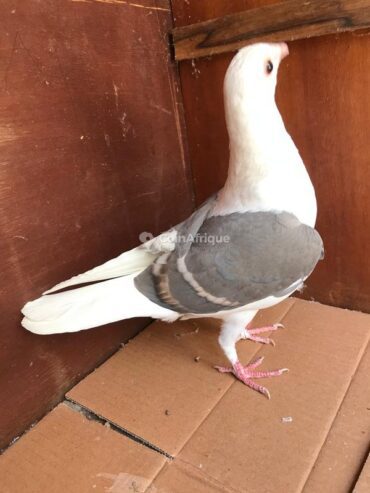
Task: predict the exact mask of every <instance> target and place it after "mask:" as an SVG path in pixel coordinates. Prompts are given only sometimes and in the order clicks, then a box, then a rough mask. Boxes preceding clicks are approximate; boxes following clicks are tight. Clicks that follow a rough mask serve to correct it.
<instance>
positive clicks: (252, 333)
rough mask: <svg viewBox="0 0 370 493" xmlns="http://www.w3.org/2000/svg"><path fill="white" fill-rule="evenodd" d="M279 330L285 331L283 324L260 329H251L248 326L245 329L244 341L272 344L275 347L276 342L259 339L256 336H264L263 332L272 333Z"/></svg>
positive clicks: (263, 338)
mask: <svg viewBox="0 0 370 493" xmlns="http://www.w3.org/2000/svg"><path fill="white" fill-rule="evenodd" d="M278 329H284V325H283V324H274V325H268V326H267V327H259V328H258V329H249V328H248V326H247V327H246V328H245V329H244V334H243V336H242V339H249V340H250V341H254V342H260V343H261V344H271V345H272V346H275V341H274V340H273V339H270V338H269V337H259V336H258V335H256V334H263V332H271V331H274V330H278Z"/></svg>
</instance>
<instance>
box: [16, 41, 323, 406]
mask: <svg viewBox="0 0 370 493" xmlns="http://www.w3.org/2000/svg"><path fill="white" fill-rule="evenodd" d="M288 54H289V49H288V46H287V44H286V43H257V44H254V45H250V46H246V47H244V48H242V49H240V50H239V51H238V53H237V54H236V55H235V56H234V58H233V59H232V61H231V63H230V65H229V67H228V69H227V72H226V75H225V79H224V102H225V117H226V125H227V130H228V134H229V147H230V158H229V170H228V176H227V180H226V183H225V185H224V187H223V188H222V189H221V190H220V191H219V192H218V193H216V194H215V195H213V196H211V197H210V198H209V199H208V200H207V201H206V202H204V204H202V205H201V206H200V207H199V208H198V209H197V210H196V211H195V212H194V213H193V214H192V215H191V216H190V217H189V218H188V219H186V220H185V221H183V222H182V223H180V224H178V225H176V226H174V227H173V228H171V229H170V230H169V231H166V232H164V233H163V234H161V235H159V236H158V237H155V238H152V239H150V240H149V241H147V242H145V243H143V244H141V245H139V246H138V247H136V248H134V249H132V250H130V251H127V252H124V253H122V254H121V255H120V256H118V257H117V258H114V259H112V260H110V261H108V262H106V263H104V264H103V265H101V266H98V267H96V268H94V269H92V270H90V271H88V272H85V273H84V274H80V275H77V276H75V277H72V278H71V279H70V280H68V281H65V282H62V283H60V284H58V285H56V286H54V287H53V288H52V289H50V290H49V291H46V292H45V293H44V294H43V296H41V297H40V298H39V299H37V300H35V301H31V302H29V303H27V304H26V305H25V306H24V307H23V309H22V312H23V315H24V318H23V320H22V325H23V327H25V328H26V329H27V330H29V331H31V332H34V333H36V334H52V333H61V332H75V331H80V330H84V329H89V328H92V327H96V326H100V325H104V324H107V323H110V322H115V321H118V320H122V319H128V318H133V317H139V316H140V317H143V316H144V317H152V318H153V319H160V320H163V321H167V322H173V321H175V320H179V319H196V318H200V317H214V318H217V319H220V320H221V321H222V323H221V331H220V335H219V344H220V346H221V348H222V350H223V352H224V354H225V355H226V357H227V359H228V361H229V362H230V367H216V368H217V369H218V370H219V371H220V372H221V373H232V374H233V375H234V376H235V377H236V378H237V379H238V380H240V381H241V382H243V383H244V384H245V385H246V386H248V387H249V388H251V389H254V390H256V391H258V392H260V393H261V394H263V395H265V396H266V397H268V398H270V394H269V391H268V390H267V388H265V387H264V386H262V385H260V384H259V383H257V382H256V381H255V380H258V379H260V378H268V377H274V376H278V375H281V374H283V373H284V372H285V371H287V369H286V368H283V369H278V370H273V371H259V369H258V367H259V366H260V364H261V363H262V358H259V359H258V360H257V361H254V362H252V363H250V364H248V365H246V366H243V365H242V363H241V362H240V361H239V358H238V354H237V351H236V343H237V342H238V341H239V340H241V339H248V340H250V341H254V342H257V343H262V344H273V340H272V339H270V338H268V337H263V336H261V334H263V333H265V332H270V331H274V330H277V329H279V328H281V327H282V326H281V325H280V324H275V325H272V326H268V327H259V328H251V327H250V322H251V321H252V319H253V318H254V316H255V315H256V313H257V311H258V310H261V309H264V308H268V307H270V306H273V305H275V304H277V303H280V302H281V301H283V300H284V299H286V298H287V297H288V296H290V295H291V294H292V293H294V292H295V291H296V290H298V289H300V288H301V287H302V286H303V283H304V281H305V280H306V279H307V277H308V276H309V275H310V274H311V272H312V271H313V269H314V268H315V266H316V264H317V263H318V261H319V260H320V259H322V258H323V252H324V249H323V242H322V239H321V237H320V235H319V233H318V232H317V231H316V230H315V222H316V215H317V204H316V197H315V191H314V188H313V185H312V183H311V181H310V178H309V175H308V173H307V170H306V168H305V166H304V163H303V161H302V159H301V157H300V154H299V152H298V150H297V148H296V146H295V144H294V142H293V140H292V138H291V137H290V135H289V134H288V132H287V130H286V129H285V125H284V122H283V119H282V117H281V115H280V113H279V110H278V108H277V105H276V102H275V89H276V84H277V74H278V69H279V66H280V63H281V61H282V60H283V59H284V58H285V57H286V56H287V55H288ZM98 281H99V282H98ZM83 284H88V285H87V286H83ZM81 285H82V286H81ZM73 286H74V287H75V288H74V289H69V290H65V289H66V288H71V287H73ZM76 286H79V287H76ZM61 290H64V291H62V292H60V291H61ZM57 291H59V292H57Z"/></svg>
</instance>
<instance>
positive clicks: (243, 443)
mask: <svg viewBox="0 0 370 493" xmlns="http://www.w3.org/2000/svg"><path fill="white" fill-rule="evenodd" d="M280 321H282V322H283V323H284V325H285V326H286V329H283V330H279V331H277V332H275V333H274V334H273V338H274V339H275V340H276V343H277V345H276V347H275V348H274V347H271V346H261V345H259V344H255V343H253V342H251V341H240V342H239V343H238V353H239V355H240V359H241V361H242V362H243V363H247V362H248V361H250V360H251V359H254V358H256V357H257V356H260V355H264V356H266V358H265V361H264V363H263V367H264V368H266V369H275V368H279V367H285V366H288V367H289V368H290V372H289V373H288V374H284V375H283V376H281V377H278V378H274V379H268V380H264V381H263V383H264V384H265V385H266V386H267V387H268V388H269V390H270V392H271V396H272V399H271V400H270V401H268V400H267V399H266V398H264V397H263V396H261V395H260V394H257V393H255V392H252V391H251V390H250V389H248V388H246V387H245V386H244V385H243V384H241V383H240V382H238V381H236V380H235V378H233V376H232V375H230V374H225V375H221V374H219V373H218V372H217V371H215V370H214V369H213V365H215V364H224V363H226V361H225V358H224V356H223V354H222V352H221V350H220V349H219V347H218V343H217V336H218V323H217V322H215V321H212V320H211V319H204V320H199V321H195V324H194V323H193V322H190V321H188V322H179V323H174V324H164V323H159V322H156V323H153V324H152V325H151V326H150V327H148V328H147V329H145V331H144V332H143V333H141V334H140V335H139V336H137V337H136V338H135V339H134V340H133V341H131V342H130V343H129V344H128V345H126V346H125V347H124V348H123V349H122V350H120V351H119V352H118V353H117V354H116V355H114V356H113V357H112V358H110V359H109V360H108V361H107V362H106V363H104V364H103V365H102V366H101V367H99V368H98V369H97V370H96V371H95V372H93V373H92V374H90V375H89V376H88V377H87V378H85V379H84V380H83V381H82V382H80V383H79V384H78V385H77V386H76V387H75V388H74V389H72V390H71V391H70V392H69V393H68V398H69V399H71V400H73V401H75V402H77V403H78V404H79V405H81V406H83V407H84V408H86V409H88V410H90V411H91V412H92V413H94V414H95V415H96V416H101V417H103V418H104V419H106V420H109V421H110V422H111V423H112V424H115V425H117V426H118V427H119V429H120V432H118V431H116V430H114V429H106V428H105V427H104V426H102V425H101V424H99V423H97V422H94V421H92V422H91V421H87V420H86V419H85V418H84V417H83V416H82V414H81V413H76V412H75V411H72V410H70V409H68V408H67V407H66V406H65V405H61V406H59V407H58V408H57V409H56V410H54V411H53V412H52V413H51V414H50V415H48V416H47V417H46V418H45V419H44V420H43V421H42V422H41V423H40V424H39V425H38V426H37V427H36V428H35V429H34V430H32V431H31V432H30V433H28V434H26V436H25V437H24V438H22V439H21V440H20V441H19V443H17V444H15V445H14V446H13V447H11V448H10V449H9V450H8V451H7V452H6V453H5V454H4V456H3V457H1V458H0V477H1V478H2V477H3V475H4V474H5V476H4V477H5V484H6V485H7V487H8V490H6V489H5V493H18V492H22V493H23V491H27V493H28V492H29V491H30V492H31V493H33V491H35V493H36V491H37V493H39V491H48V492H49V491H51V492H53V491H55V492H57V493H59V491H60V492H62V491H68V493H74V492H75V491H76V493H81V492H82V493H83V492H84V491H97V492H102V493H103V492H109V493H131V491H139V492H142V491H145V493H193V492H194V493H211V492H215V493H221V492H223V493H250V492H253V493H267V492H268V493H293V492H294V493H298V492H304V493H317V492H318V491H320V492H321V491H333V492H335V493H344V492H348V491H350V490H351V489H352V488H353V486H354V485H355V484H356V481H357V480H358V482H357V486H356V488H357V489H356V492H357V493H364V492H365V491H370V490H369V488H368V475H369V472H368V471H369V467H368V465H366V466H365V467H364V462H365V460H366V455H367V453H368V450H369V442H370V402H369V399H370V394H369V374H370V349H369V347H368V345H369V344H368V343H369V337H370V315H365V314H361V313H357V312H351V311H348V310H340V309H336V308H332V307H327V306H323V305H320V304H318V303H312V302H307V301H301V300H295V299H291V300H288V301H286V302H285V303H282V304H280V305H278V306H276V307H274V308H272V309H269V310H265V311H263V312H260V313H259V314H258V315H257V317H256V319H255V320H254V323H253V325H254V326H261V325H267V324H271V323H276V322H280ZM64 423H66V425H65V424H64ZM62 430H63V433H64V434H62ZM122 430H125V431H127V433H128V434H129V435H131V438H128V437H126V436H123V434H122ZM134 436H136V437H140V439H142V440H143V441H144V442H146V443H147V445H152V446H155V447H156V448H158V449H160V450H162V451H164V452H165V453H166V454H169V455H171V456H172V457H173V459H172V460H168V459H166V458H165V457H164V456H163V455H162V454H160V453H159V452H155V451H153V450H150V449H149V448H147V447H145V446H143V445H139V444H137V443H136V442H134V441H133V439H132V437H134ZM97 437H100V438H97ZM81 457H83V460H81ZM17 466H18V469H17ZM17 471H20V472H21V474H18V473H17ZM361 471H362V472H361ZM127 474H129V475H130V476H129V477H127V476H125V475H127ZM60 477H62V479H60ZM133 477H135V478H134V482H135V484H134V486H135V488H136V489H134V490H132V483H131V484H129V483H125V482H124V481H126V480H128V478H131V479H132V478H133ZM24 478H26V479H24ZM29 478H31V480H32V481H31V483H30V481H29ZM140 478H145V479H140ZM72 479H73V480H74V481H75V483H74V485H73V487H72V488H71V486H70V484H71V481H72ZM120 481H122V482H121V483H120ZM140 481H142V482H141V483H140ZM26 484H27V485H29V484H32V485H35V489H34V490H33V489H25V485H26ZM94 484H95V485H96V486H95V487H94V489H88V488H93V485H94ZM46 485H49V486H48V488H49V489H45V488H46ZM50 485H51V486H50ZM138 485H139V486H138ZM62 488H64V489H62ZM130 488H131V489H130ZM1 491H2V492H3V490H1Z"/></svg>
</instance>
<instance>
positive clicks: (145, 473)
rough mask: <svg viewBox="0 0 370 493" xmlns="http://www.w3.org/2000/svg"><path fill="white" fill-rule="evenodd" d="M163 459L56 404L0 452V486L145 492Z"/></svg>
mask: <svg viewBox="0 0 370 493" xmlns="http://www.w3.org/2000/svg"><path fill="white" fill-rule="evenodd" d="M165 462H166V458H165V457H164V456H162V455H160V454H157V453H156V452H153V451H151V450H149V449H148V448H147V447H144V446H143V445H140V444H138V443H136V442H134V441H132V440H130V439H129V438H127V437H125V436H122V435H120V434H118V433H116V432H115V431H113V430H111V429H109V428H108V427H105V426H103V425H101V424H100V423H97V422H95V421H90V420H88V419H86V418H85V417H84V416H83V415H82V414H80V413H78V412H76V411H73V410H71V409H70V408H69V407H67V406H66V405H65V404H60V405H59V406H58V407H57V408H55V409H54V410H53V411H52V412H51V413H50V414H48V415H47V416H46V417H45V418H44V419H43V420H41V421H40V422H39V423H38V424H37V425H36V426H35V427H34V428H33V429H32V430H30V431H29V432H27V433H26V434H25V435H24V436H23V437H22V438H21V439H20V440H19V441H18V442H16V443H15V444H14V445H13V446H11V447H10V448H9V449H8V450H7V451H6V452H5V453H4V454H3V455H2V456H1V457H0V491H1V493H44V492H45V493H66V492H68V493H85V492H86V493H91V492H96V493H103V492H110V493H118V492H119V493H129V492H131V493H132V492H134V491H136V492H138V493H143V492H144V491H145V490H146V488H147V487H148V486H149V485H150V482H151V480H152V479H153V478H154V477H155V475H156V474H157V473H158V471H159V469H160V468H161V467H162V466H163V465H164V463H165Z"/></svg>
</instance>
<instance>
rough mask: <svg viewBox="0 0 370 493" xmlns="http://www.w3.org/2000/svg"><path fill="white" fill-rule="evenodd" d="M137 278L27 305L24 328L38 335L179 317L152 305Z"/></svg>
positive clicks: (115, 281)
mask: <svg viewBox="0 0 370 493" xmlns="http://www.w3.org/2000/svg"><path fill="white" fill-rule="evenodd" d="M134 277H135V275H128V276H124V277H119V278H116V279H111V280H109V281H104V282H100V283H98V284H93V285H91V286H85V287H82V288H78V289H74V290H72V291H65V292H63V293H57V294H51V295H47V296H42V297H41V298H39V299H37V300H35V301H31V302H29V303H27V304H26V305H25V306H24V307H23V309H22V313H23V315H24V316H25V318H24V319H23V320H22V325H23V327H24V328H26V329H27V330H29V331H31V332H34V333H36V334H55V333H60V332H77V331H79V330H85V329H90V328H92V327H98V326H100V325H105V324H108V323H111V322H116V321H117V320H123V319H127V318H133V317H153V318H159V319H163V320H167V321H169V320H170V321H172V320H175V319H176V318H178V314H177V313H176V312H173V311H172V310H167V309H166V308H162V307H160V306H159V305H156V304H155V303H152V302H151V301H150V300H148V298H146V297H145V296H144V295H142V294H141V293H140V292H139V291H138V290H137V289H136V287H135V284H134Z"/></svg>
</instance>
